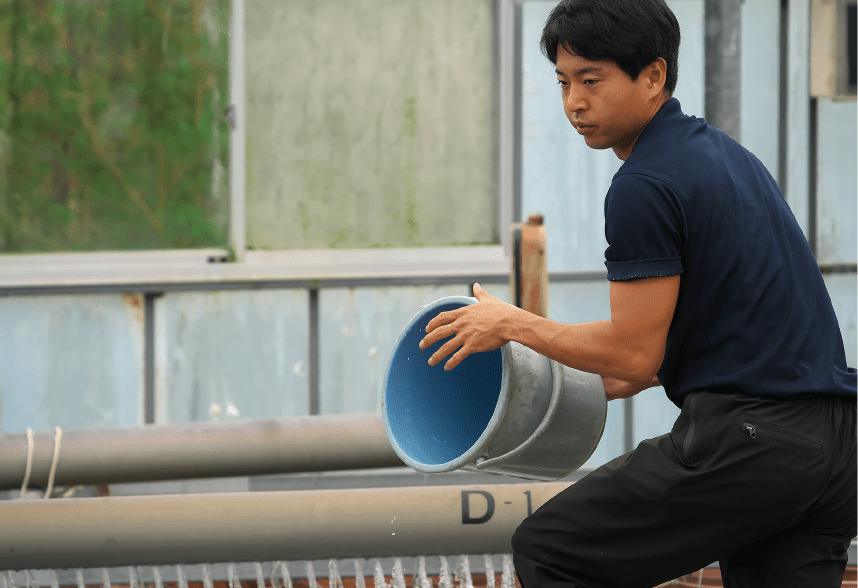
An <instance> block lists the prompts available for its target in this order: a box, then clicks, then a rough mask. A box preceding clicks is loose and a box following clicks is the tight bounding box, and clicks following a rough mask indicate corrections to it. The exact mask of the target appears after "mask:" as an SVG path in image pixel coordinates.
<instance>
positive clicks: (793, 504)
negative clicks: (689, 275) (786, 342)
mask: <svg viewBox="0 0 858 588" xmlns="http://www.w3.org/2000/svg"><path fill="white" fill-rule="evenodd" d="M855 412H856V403H855V400H854V399H849V398H840V397H832V396H826V397H817V398H804V399H794V400H775V399H767V398H754V397H750V396H746V395H741V394H722V393H710V392H696V393H693V394H691V395H690V396H689V397H687V398H686V399H685V400H684V404H683V407H682V412H681V413H680V416H679V418H678V419H677V420H676V423H675V424H674V426H673V430H672V431H671V432H670V433H669V434H667V435H663V436H661V437H656V438H655V439H649V440H646V441H643V442H642V443H641V444H640V445H639V446H638V447H637V448H636V449H635V450H634V451H632V452H630V453H628V454H626V455H623V456H621V457H618V458H617V459H615V460H613V461H611V462H609V463H607V464H605V465H604V466H602V467H601V468H599V469H597V470H595V471H594V472H592V473H591V474H590V475H588V476H586V477H585V478H583V479H582V480H580V481H579V482H577V483H575V484H573V485H572V486H570V487H569V488H568V489H566V490H564V491H563V492H561V493H560V494H558V495H557V496H555V497H554V498H552V499H551V500H549V501H548V502H547V503H546V504H544V505H543V506H542V507H541V508H539V509H538V510H537V511H536V512H534V513H533V514H532V515H531V516H529V517H528V518H527V519H525V520H524V522H522V524H521V526H520V527H519V528H518V529H517V530H516V532H515V534H514V536H513V539H512V548H513V561H514V563H515V568H516V572H517V574H518V577H519V581H520V582H521V584H522V586H524V588H554V587H558V588H559V587H560V586H563V587H564V588H572V587H587V588H597V587H622V588H634V587H641V588H651V587H652V586H656V585H658V584H660V583H662V582H667V581H670V580H671V579H673V578H677V577H679V576H682V575H684V574H689V573H692V572H694V571H695V570H698V569H700V568H702V567H704V566H706V565H708V564H710V563H712V562H714V561H720V564H721V573H722V577H723V578H724V586H725V587H727V588H745V587H754V588H765V587H779V588H781V587H790V588H792V587H795V588H800V587H807V588H827V587H829V586H830V587H832V588H834V587H839V586H840V584H841V582H842V579H843V574H844V570H845V567H846V550H847V547H848V546H849V543H850V541H851V539H852V538H853V537H855V534H856V518H858V513H857V512H856V504H858V497H856V485H858V480H856V459H858V456H856V449H855V442H856V421H855Z"/></svg>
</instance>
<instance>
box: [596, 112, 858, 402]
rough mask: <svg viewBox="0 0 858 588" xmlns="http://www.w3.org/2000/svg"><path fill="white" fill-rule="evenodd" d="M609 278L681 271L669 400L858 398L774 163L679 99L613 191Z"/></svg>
mask: <svg viewBox="0 0 858 588" xmlns="http://www.w3.org/2000/svg"><path fill="white" fill-rule="evenodd" d="M605 238H606V239H607V241H608V248H607V249H606V250H605V260H606V261H605V265H606V266H607V267H608V279H609V280H630V279H635V278H644V277H654V276H672V275H679V276H680V286H679V299H678V300H677V304H676V310H675V311H674V315H673V321H672V322H671V325H670V330H669V332H668V336H667V349H666V351H665V355H664V361H663V363H662V366H661V369H660V370H659V372H658V378H659V380H660V381H661V383H662V385H663V386H664V388H665V391H666V392H667V394H668V397H669V398H670V399H671V400H672V401H673V402H674V403H676V404H678V405H681V403H682V399H681V397H682V396H683V395H685V394H687V393H689V392H693V391H695V390H711V391H719V390H731V391H736V392H741V393H745V394H750V395H754V396H789V395H797V394H802V395H806V394H840V395H847V396H855V395H856V373H855V370H854V369H852V368H847V366H846V356H845V352H844V349H843V339H842V337H841V334H840V329H839V327H838V324H837V318H836V317H835V315H834V309H833V307H832V305H831V299H830V298H829V296H828V291H827V290H826V288H825V284H824V282H823V280H822V275H821V274H820V271H819V267H818V265H817V263H816V260H815V259H814V257H813V254H812V253H811V251H810V247H809V246H808V243H807V241H806V240H805V237H804V234H803V233H802V231H801V229H800V228H799V226H798V223H797V222H796V220H795V217H794V216H793V214H792V212H791V211H790V209H789V207H788V206H787V204H786V200H785V199H784V197H783V195H782V194H781V192H780V190H779V188H778V186H777V184H776V183H775V181H774V179H773V178H772V176H771V174H769V172H768V171H767V170H766V168H765V166H763V164H762V163H761V162H760V161H759V160H758V159H757V158H756V157H754V155H753V154H751V153H750V152H749V151H748V150H747V149H745V148H744V147H742V146H741V145H739V144H738V143H737V142H736V141H734V140H733V139H731V138H730V137H729V136H727V135H726V134H725V133H723V132H721V131H719V130H717V129H715V128H714V127H711V126H709V125H708V124H707V123H706V121H705V120H703V119H699V118H694V117H692V116H687V115H685V114H683V113H682V110H681V109H680V105H679V101H678V100H676V99H675V98H671V99H670V100H669V101H667V102H666V103H665V104H664V105H663V106H662V108H661V110H659V112H658V113H656V115H655V117H653V119H652V120H651V121H650V122H649V124H648V125H647V126H646V128H645V129H644V130H643V132H642V133H641V135H640V137H638V140H637V142H636V143H635V146H634V148H633V149H632V153H631V155H630V156H629V157H628V159H627V160H626V161H625V163H623V165H622V167H620V169H619V171H618V172H617V173H616V174H615V175H614V178H613V181H612V183H611V187H610V189H609V190H608V194H607V196H606V198H605Z"/></svg>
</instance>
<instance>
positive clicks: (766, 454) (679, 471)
mask: <svg viewBox="0 0 858 588" xmlns="http://www.w3.org/2000/svg"><path fill="white" fill-rule="evenodd" d="M542 48H543V51H544V52H545V54H546V55H547V57H548V58H549V59H550V60H551V61H552V62H553V63H554V64H555V65H556V72H557V79H558V82H559V84H560V87H561V95H562V98H563V107H564V110H565V112H566V115H567V117H568V118H569V122H570V123H571V124H572V126H573V127H574V128H575V129H576V131H577V132H578V133H579V134H580V135H582V136H583V137H584V141H585V142H586V143H587V145H588V146H590V147H592V148H594V149H608V148H610V149H613V151H614V153H615V154H616V155H617V157H619V158H620V159H621V160H623V161H624V163H623V165H622V167H621V168H620V170H619V171H618V172H617V174H616V175H615V176H614V179H613V182H612V184H611V187H610V189H609V191H608V194H607V196H606V198H605V236H606V239H607V242H608V248H607V250H606V251H605V259H606V262H605V263H606V265H607V268H608V279H609V280H611V285H610V305H611V320H608V321H599V322H593V323H585V324H575V325H564V324H559V323H555V322H553V321H550V320H547V319H543V318H540V317H537V316H535V315H531V314H529V313H527V312H525V311H523V310H521V309H518V308H515V307H513V306H510V305H508V304H505V303H503V302H502V301H500V300H498V299H496V298H494V297H492V296H490V295H488V294H487V293H486V292H484V291H483V290H482V289H481V288H480V287H479V285H476V286H475V287H474V295H475V296H476V297H477V298H478V300H479V302H478V303H477V304H473V305H470V306H466V307H463V308H461V309H457V310H454V311H450V312H445V313H441V314H439V315H438V316H437V317H436V318H435V319H433V320H432V321H431V322H430V323H429V324H428V326H427V329H426V330H427V335H426V337H425V338H424V340H423V341H421V343H420V347H421V348H426V347H428V346H430V345H432V344H434V343H436V342H438V341H440V340H442V339H445V338H447V337H451V338H450V339H449V340H447V341H446V342H444V343H443V345H441V346H440V348H439V349H438V350H437V351H436V352H435V353H434V354H433V355H432V357H431V358H430V360H429V363H430V364H432V365H435V364H437V363H439V362H440V361H441V360H443V359H444V358H445V357H447V356H448V355H450V354H452V357H450V359H449V360H447V362H446V364H445V369H448V370H449V369H453V368H455V366H456V365H458V364H459V363H460V362H461V361H462V360H463V359H465V358H466V357H467V355H469V354H471V353H475V352H480V351H487V350H491V349H496V348H498V347H500V346H501V345H504V344H505V343H507V342H508V341H510V340H515V341H518V342H520V343H522V344H524V345H526V346H528V347H530V348H532V349H534V350H535V351H537V352H538V353H541V354H543V355H545V356H547V357H549V358H551V359H554V360H556V361H559V362H560V363H563V364H565V365H568V366H571V367H573V368H576V369H579V370H583V371H587V372H591V373H597V374H602V376H603V381H604V382H605V388H606V391H607V393H608V398H609V399H615V398H625V397H629V396H632V395H634V394H637V393H638V392H640V391H641V390H643V389H646V388H648V387H651V386H656V385H659V384H661V385H663V386H664V388H665V391H666V393H667V396H668V398H669V399H670V400H672V401H673V402H674V403H676V404H677V406H680V407H681V413H680V416H679V418H678V419H677V421H676V423H675V425H674V427H673V429H672V431H671V432H670V433H669V434H667V435H664V436H662V437H658V438H655V439H650V440H647V441H643V442H642V443H641V444H640V445H639V446H638V447H637V448H636V449H635V450H634V451H633V452H631V453H629V454H627V455H624V456H621V457H619V458H617V459H615V460H613V461H611V462H609V463H608V464H605V465H604V466H602V467H601V468H599V469H597V470H596V471H594V472H593V473H591V474H590V475H588V476H586V477H585V478H584V479H582V480H581V481H579V482H577V483H576V484H573V485H572V486H571V487H570V488H568V489H567V490H565V491H563V492H561V493H560V494H559V495H558V496H556V497H555V498H553V499H552V500H550V501H549V502H547V503H546V504H545V505H543V506H542V507H541V508H540V509H538V510H537V511H536V512H535V513H534V514H533V515H532V516H530V517H528V518H527V519H525V521H524V522H523V523H522V525H521V526H520V527H519V529H518V530H517V531H516V533H515V535H514V537H513V555H514V561H515V565H516V571H517V573H518V576H519V579H520V581H521V583H522V585H523V586H524V588H537V587H539V588H545V587H547V586H552V587H553V586H567V587H572V586H582V587H583V586H586V587H589V588H594V587H597V586H622V587H624V588H627V587H634V586H640V587H651V586H654V585H656V584H659V583H661V582H665V581H668V580H670V579H672V578H676V577H678V576H681V575H683V574H686V573H690V572H693V571H694V570H696V569H699V568H701V567H703V566H705V565H707V564H709V563H711V562H713V561H720V564H721V572H722V576H723V578H724V584H725V586H727V587H728V588H729V587H746V586H747V587H751V586H753V587H757V588H759V587H768V586H772V587H774V586H778V587H783V586H789V587H800V586H807V587H809V588H810V587H812V588H822V587H827V586H832V587H833V586H840V582H841V580H842V578H843V573H844V568H845V565H846V550H847V547H848V545H849V543H850V540H851V539H852V538H853V537H854V536H855V534H856V530H855V527H856V452H855V451H856V450H855V439H856V422H855V398H856V373H855V370H854V369H852V368H847V366H846V360H845V353H844V349H843V342H842V338H841V335H840V331H839V328H838V325H837V320H836V317H835V315H834V311H833V308H832V305H831V302H830V299H829V297H828V294H827V291H826V289H825V285H824V283H823V280H822V276H821V274H820V272H819V269H818V266H817V264H816V262H815V260H814V258H813V255H812V253H811V251H810V248H809V247H808V244H807V242H806V241H805V239H804V236H803V235H802V232H801V230H800V228H799V227H798V224H797V223H796V221H795V219H794V217H793V216H792V214H791V212H790V210H789V208H788V207H787V205H786V203H785V200H784V198H783V196H782V194H781V193H780V191H779V189H778V187H777V185H776V183H775V182H774V180H773V179H772V177H771V175H770V174H769V173H768V172H767V171H766V169H765V168H764V167H763V165H762V164H761V163H760V162H759V161H758V160H757V159H756V158H755V157H754V156H753V155H752V154H750V153H749V152H748V151H747V150H745V149H744V148H742V147H741V146H740V145H738V144H737V143H736V142H735V141H733V140H731V139H730V138H729V137H728V136H726V135H725V134H724V133H722V132H720V131H718V130H716V129H714V128H712V127H710V126H708V125H707V124H706V122H705V121H704V120H702V119H697V118H694V117H690V116H686V115H684V114H683V113H682V111H681V110H680V105H679V102H678V101H677V100H676V99H673V98H671V96H672V93H673V90H674V88H675V85H676V79H677V59H678V52H679V25H678V23H677V21H676V18H675V17H674V15H673V13H672V12H671V11H670V9H669V8H668V7H667V6H666V4H665V3H664V1H663V0H564V1H563V2H561V3H560V4H559V5H558V6H557V7H556V8H555V9H554V11H553V12H552V13H551V15H550V17H549V19H548V21H547V23H546V25H545V29H544V31H543V37H542Z"/></svg>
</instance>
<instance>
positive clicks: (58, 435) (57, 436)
mask: <svg viewBox="0 0 858 588" xmlns="http://www.w3.org/2000/svg"><path fill="white" fill-rule="evenodd" d="M62 440H63V430H62V428H60V427H56V428H55V429H54V457H53V459H52V460H51V470H50V472H49V473H48V487H47V488H45V495H44V498H50V497H51V493H52V492H53V490H54V478H55V476H56V473H57V464H58V463H59V460H60V448H61V447H62ZM35 453H36V443H35V441H34V440H33V429H31V428H29V427H27V465H26V467H25V468H24V481H23V483H22V484H21V498H27V497H28V496H27V494H28V492H27V486H29V484H30V476H31V475H32V473H33V458H34V456H35ZM67 494H68V493H67Z"/></svg>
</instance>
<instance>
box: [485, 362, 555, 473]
mask: <svg viewBox="0 0 858 588" xmlns="http://www.w3.org/2000/svg"><path fill="white" fill-rule="evenodd" d="M548 361H549V362H550V363H551V378H552V382H551V401H550V402H549V403H548V410H546V411H545V416H544V417H542V422H541V423H539V426H538V427H536V430H535V431H533V433H531V435H530V437H528V438H527V440H526V441H525V442H524V443H522V444H521V445H519V446H518V447H516V448H515V449H513V450H512V451H508V452H507V453H504V454H503V455H500V456H498V457H493V458H491V459H485V460H484V459H477V461H476V463H475V464H474V466H475V467H476V469H478V470H484V469H486V468H490V467H492V466H493V465H495V464H499V463H502V462H505V461H507V460H508V459H513V458H515V457H518V456H519V455H521V454H522V453H524V452H525V451H527V450H528V449H529V448H530V446H531V445H533V444H534V443H536V442H537V441H538V440H539V438H540V437H542V435H543V434H544V433H545V431H547V430H548V427H549V426H551V421H552V420H554V415H555V414H556V413H557V409H558V408H559V407H560V401H561V400H562V399H563V366H562V365H561V364H560V363H558V362H556V361H554V360H553V359H549V360H548Z"/></svg>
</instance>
